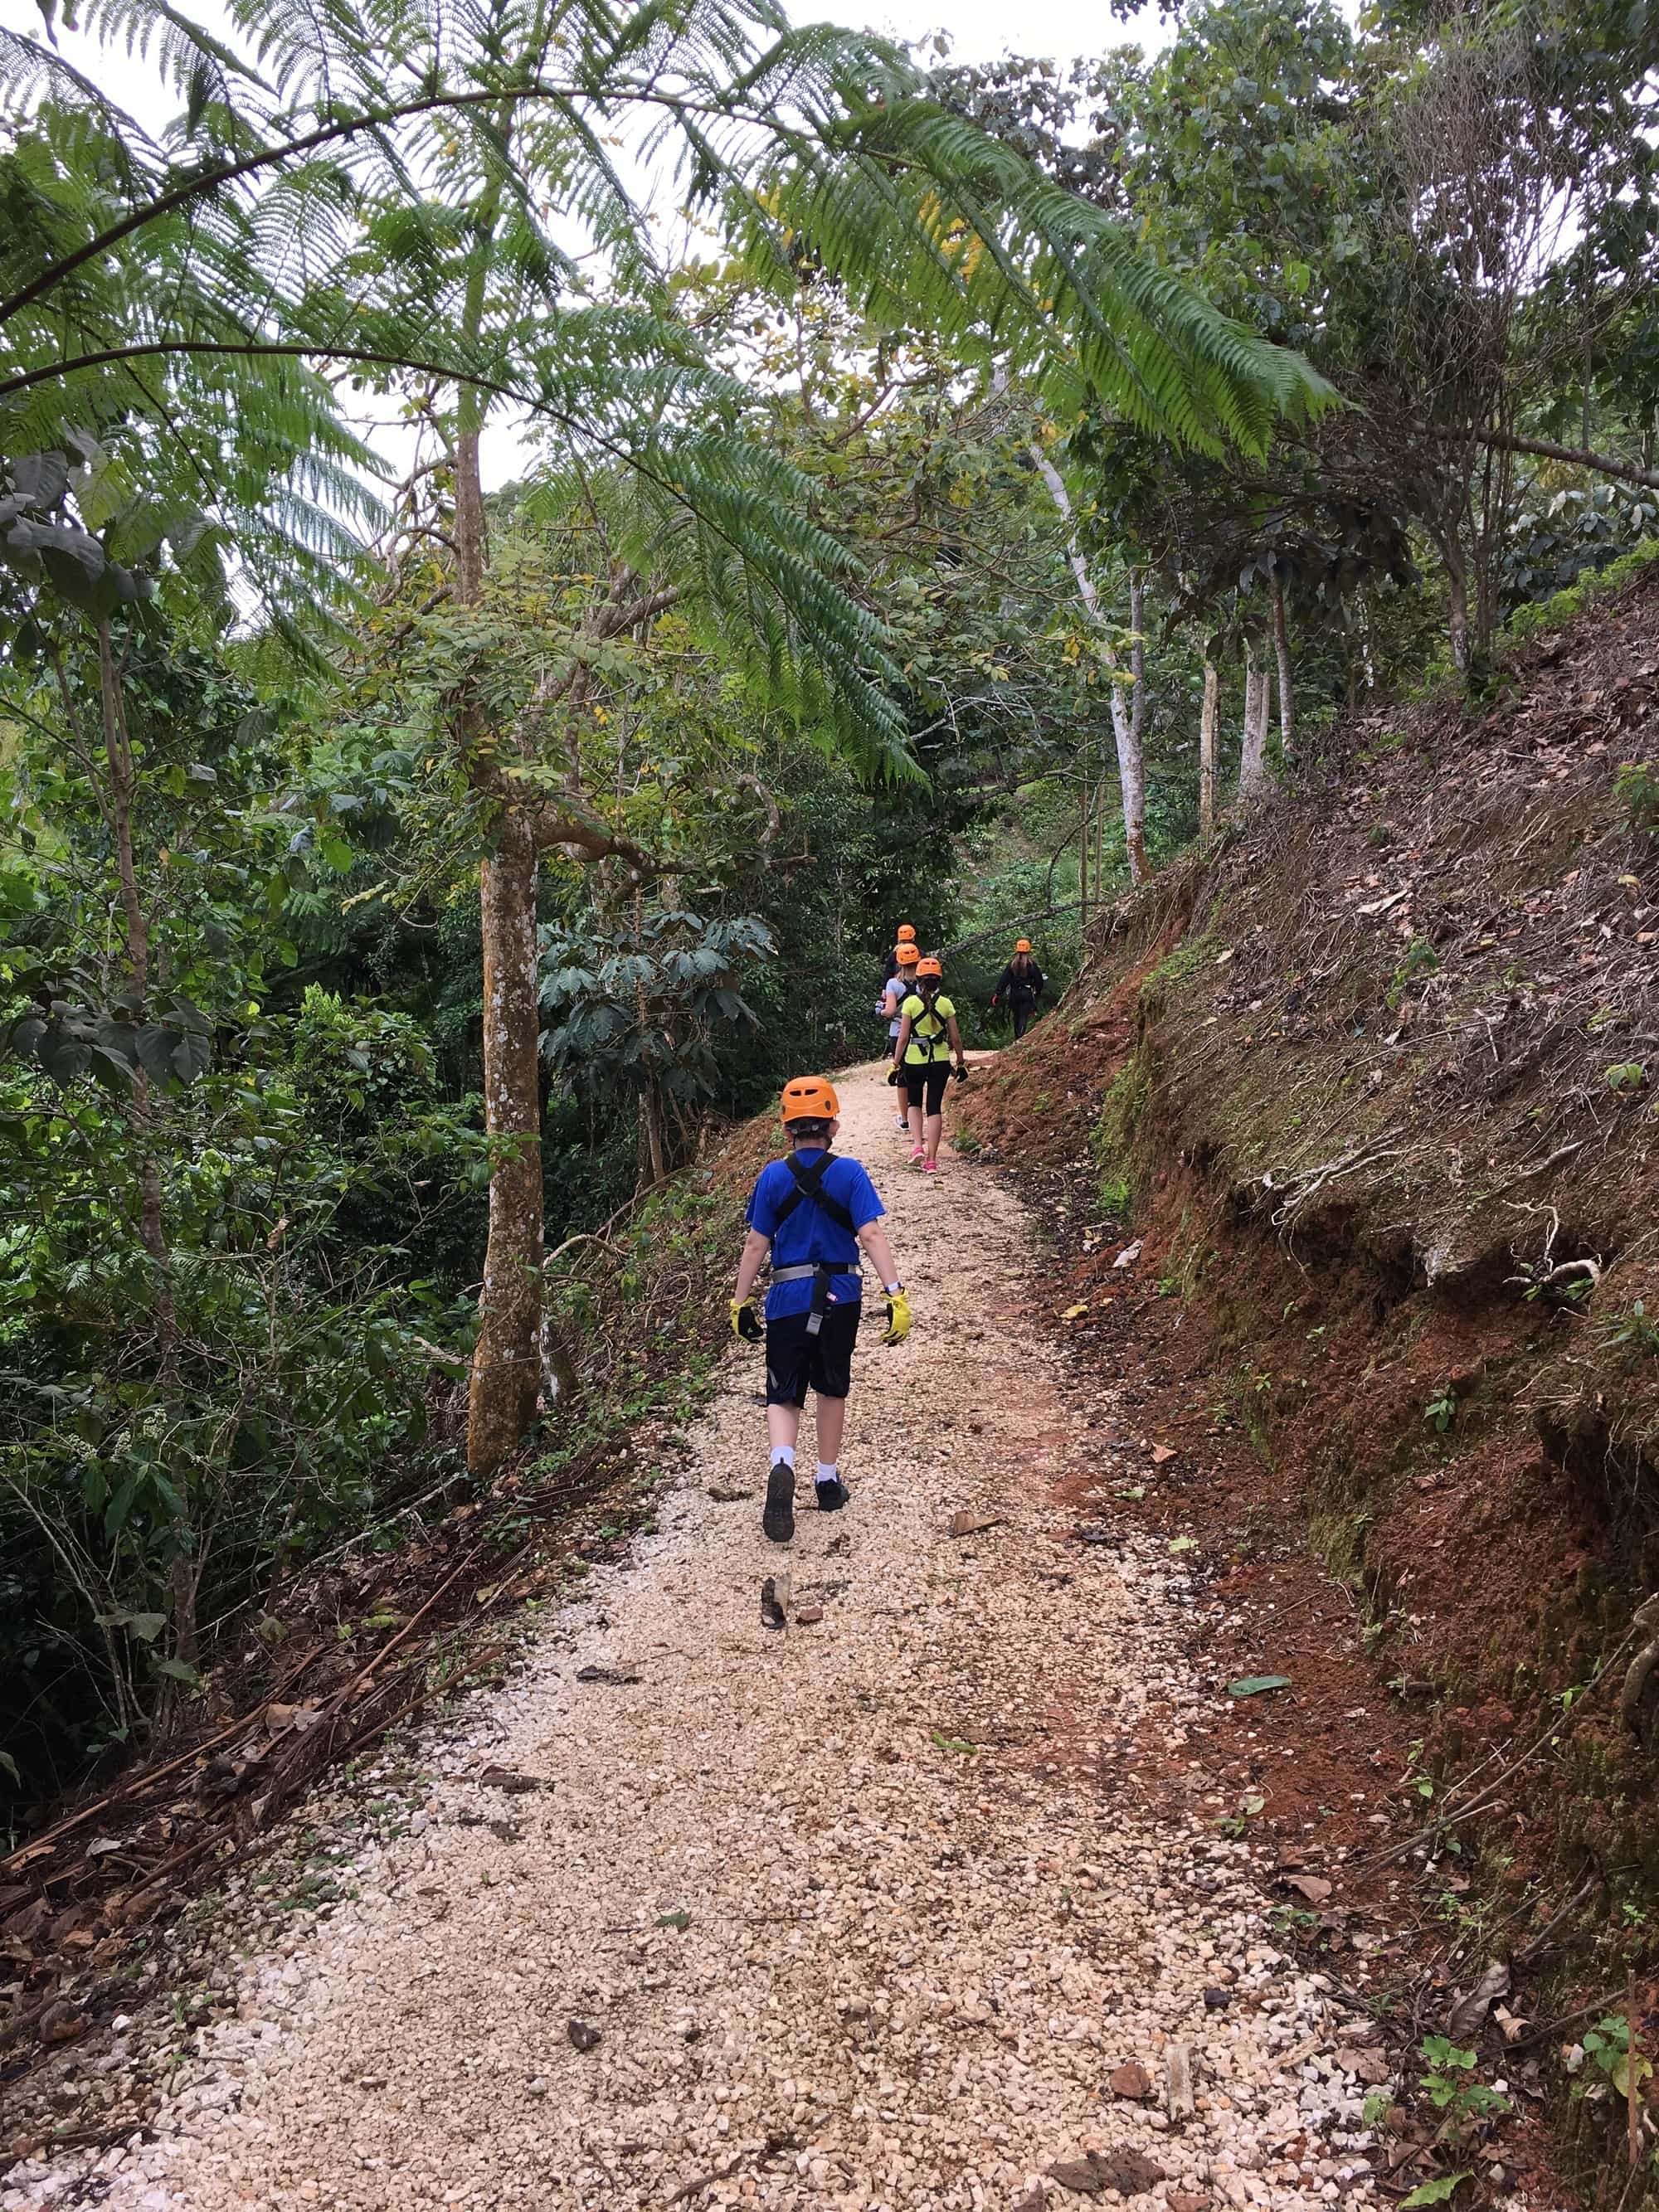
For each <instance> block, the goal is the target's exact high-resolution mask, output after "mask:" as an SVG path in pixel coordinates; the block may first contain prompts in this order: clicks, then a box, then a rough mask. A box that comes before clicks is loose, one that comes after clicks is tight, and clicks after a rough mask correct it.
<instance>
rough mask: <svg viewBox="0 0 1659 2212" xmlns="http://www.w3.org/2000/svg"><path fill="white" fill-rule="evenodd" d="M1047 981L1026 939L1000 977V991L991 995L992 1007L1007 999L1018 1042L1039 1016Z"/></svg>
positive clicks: (1021, 941) (998, 987) (1020, 942)
mask: <svg viewBox="0 0 1659 2212" xmlns="http://www.w3.org/2000/svg"><path fill="white" fill-rule="evenodd" d="M1045 981H1046V978H1045V977H1044V975H1043V973H1042V969H1041V968H1039V967H1038V966H1037V964H1036V961H1035V960H1034V959H1033V958H1032V957H1031V940H1030V938H1029V937H1022V938H1021V939H1020V940H1019V942H1018V944H1017V945H1015V947H1014V957H1013V958H1012V960H1011V961H1010V962H1009V963H1008V965H1007V966H1006V968H1005V969H1003V971H1002V973H1001V975H999V976H998V977H997V987H996V988H995V990H994V991H993V992H992V994H991V1004H992V1005H993V1006H995V1005H996V1004H997V1003H998V1002H999V1000H1003V999H1006V1000H1007V1002H1008V1011H1009V1012H1010V1013H1011V1014H1012V1016H1013V1018H1014V1042H1016V1043H1018V1042H1019V1040H1020V1038H1021V1037H1023V1036H1024V1034H1025V1027H1026V1024H1027V1023H1028V1022H1029V1021H1030V1018H1031V1017H1032V1015H1033V1014H1034V1013H1035V1012H1036V1003H1037V1000H1039V999H1040V998H1041V997H1042V993H1043V987H1044V984H1045Z"/></svg>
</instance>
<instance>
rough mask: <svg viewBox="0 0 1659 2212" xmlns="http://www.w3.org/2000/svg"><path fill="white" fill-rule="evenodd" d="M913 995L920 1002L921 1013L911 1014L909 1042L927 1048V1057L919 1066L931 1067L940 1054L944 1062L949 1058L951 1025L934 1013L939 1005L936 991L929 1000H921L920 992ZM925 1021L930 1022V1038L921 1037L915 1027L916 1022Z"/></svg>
mask: <svg viewBox="0 0 1659 2212" xmlns="http://www.w3.org/2000/svg"><path fill="white" fill-rule="evenodd" d="M915 995H916V996H917V998H919V999H921V1012H920V1013H919V1014H913V1015H912V1016H911V1018H910V1042H911V1043H912V1044H921V1045H926V1046H927V1059H926V1060H925V1061H922V1062H921V1063H920V1064H921V1066H926V1067H932V1066H933V1064H934V1062H935V1061H936V1060H938V1059H939V1057H940V1055H941V1054H943V1056H944V1057H945V1059H946V1060H949V1058H950V1057H951V1025H950V1024H949V1022H948V1021H947V1020H946V1019H945V1016H944V1015H943V1014H941V1013H938V1012H935V1011H934V1009H935V1007H936V1006H937V1005H938V1003H939V993H938V992H937V991H935V992H934V994H933V997H932V998H931V999H928V998H923V997H922V994H921V992H920V991H918V992H917V993H916V994H915ZM927 1021H931V1022H932V1023H933V1034H932V1035H931V1036H923V1035H922V1033H921V1030H919V1029H918V1028H917V1027H916V1024H917V1023H918V1022H927Z"/></svg>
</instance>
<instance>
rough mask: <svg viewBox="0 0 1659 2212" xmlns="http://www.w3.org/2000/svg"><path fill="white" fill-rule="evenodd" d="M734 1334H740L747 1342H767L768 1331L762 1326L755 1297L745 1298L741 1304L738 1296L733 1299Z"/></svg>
mask: <svg viewBox="0 0 1659 2212" xmlns="http://www.w3.org/2000/svg"><path fill="white" fill-rule="evenodd" d="M732 1335H733V1336H740V1337H741V1338H742V1339H743V1340H744V1343H745V1344H764V1343H765V1341H766V1331H765V1330H764V1329H763V1328H762V1327H761V1325H760V1322H759V1320H758V1319H757V1316H756V1313H755V1301H754V1300H753V1298H744V1301H743V1303H742V1304H741V1305H739V1304H738V1301H737V1299H736V1298H733V1299H732Z"/></svg>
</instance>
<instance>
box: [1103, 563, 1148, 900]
mask: <svg viewBox="0 0 1659 2212" xmlns="http://www.w3.org/2000/svg"><path fill="white" fill-rule="evenodd" d="M1145 625H1146V581H1145V580H1144V578H1143V577H1142V575H1141V573H1140V571H1139V568H1132V569H1131V570H1130V571H1129V629H1130V633H1131V635H1130V640H1129V673H1130V675H1131V676H1132V677H1133V679H1134V680H1133V689H1132V690H1131V691H1130V695H1129V714H1128V721H1127V726H1120V725H1119V723H1118V719H1117V716H1116V715H1114V717H1113V725H1114V729H1115V732H1116V733H1117V735H1118V747H1117V775H1118V781H1119V783H1120V784H1121V787H1122V791H1123V844H1124V849H1125V851H1126V852H1127V854H1128V858H1129V881H1130V882H1131V883H1132V884H1144V883H1145V882H1146V878H1147V877H1148V876H1150V875H1151V873H1152V866H1151V863H1150V862H1149V861H1148V860H1147V857H1146V636H1145Z"/></svg>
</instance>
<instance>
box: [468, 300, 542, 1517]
mask: <svg viewBox="0 0 1659 2212" xmlns="http://www.w3.org/2000/svg"><path fill="white" fill-rule="evenodd" d="M481 284H482V276H479V277H478V281H477V285H473V286H470V288H469V311H471V307H472V306H473V304H474V303H473V301H472V300H471V292H472V291H473V290H476V289H479V288H480V287H481ZM473 319H476V318H473ZM482 423H483V405H482V402H481V399H480V396H479V394H478V393H477V392H476V391H475V390H473V389H472V388H471V387H470V386H463V387H462V389H461V391H460V393H459V399H458V435H457V437H456V441H455V597H456V599H457V601H458V602H459V604H460V605H463V606H476V605H477V604H478V602H479V601H480V599H482V598H483V583H484V570H485V567H486V564H487V562H488V560H489V541H488V538H487V537H486V534H485V526H484V505H483V478H482V476H481V473H480V470H479V462H478V447H479V437H480V432H481V428H482ZM459 720H460V722H461V724H462V727H461V729H460V732H459V735H460V738H461V752H462V757H463V758H464V760H465V762H466V763H467V764H468V766H469V768H470V769H472V770H473V771H474V772H475V773H477V768H478V763H479V750H478V744H477V740H478V738H479V736H480V734H481V730H480V726H479V725H480V721H481V715H480V710H479V709H478V708H477V706H476V704H475V703H473V702H471V700H470V699H464V700H463V701H462V702H461V703H460V705H459ZM499 804H500V811H499V812H498V814H497V817H496V823H495V832H496V842H495V851H494V852H493V853H492V854H490V855H489V858H488V859H487V860H485V861H484V862H483V866H482V868H481V870H480V878H479V929H480V934H481V937H482V939H483V1074H484V1127H485V1130H486V1132H487V1133H488V1134H489V1138H490V1139H491V1154H492V1162H491V1170H490V1177H489V1241H488V1243H487V1244H486V1246H485V1248H484V1272H483V1290H482V1291H481V1292H480V1294H479V1298H478V1338H477V1344H476V1345H475V1346H474V1347H473V1352H472V1372H471V1377H470V1379H469V1383H468V1389H467V1419H466V1463H467V1467H468V1468H469V1469H470V1470H471V1473H472V1474H490V1473H492V1472H493V1471H494V1470H495V1468H498V1467H499V1466H500V1465H501V1462H502V1461H503V1460H504V1459H506V1458H507V1455H508V1454H509V1453H510V1452H512V1451H513V1449H514V1448H515V1446H516V1445H517V1444H518V1443H519V1442H520V1438H522V1437H524V1436H525V1435H526V1432H527V1431H529V1430H530V1429H531V1428H532V1426H533V1425H534V1423H535V1419H536V1401H537V1397H538V1392H539V1388H540V1383H541V1366H542V1347H541V1323H542V1260H543V1254H544V1223H543V1214H542V1157H541V1082H540V1071H539V1068H538V1064H537V1045H538V1037H539V1031H540V1009H539V1007H538V1002H537V993H536V880H537V866H538V862H537V852H536V841H535V836H534V834H533V832H532V829H531V825H530V823H529V822H528V821H527V820H526V817H525V816H524V814H523V813H522V812H521V811H520V810H519V809H518V808H517V807H516V806H515V805H513V803H512V800H511V799H510V798H509V799H504V800H500V802H499Z"/></svg>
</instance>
